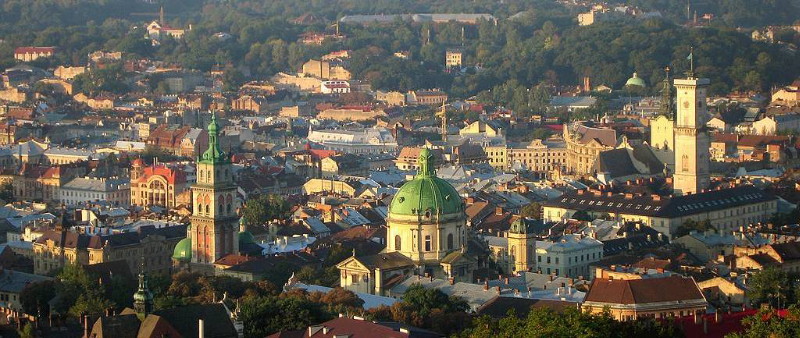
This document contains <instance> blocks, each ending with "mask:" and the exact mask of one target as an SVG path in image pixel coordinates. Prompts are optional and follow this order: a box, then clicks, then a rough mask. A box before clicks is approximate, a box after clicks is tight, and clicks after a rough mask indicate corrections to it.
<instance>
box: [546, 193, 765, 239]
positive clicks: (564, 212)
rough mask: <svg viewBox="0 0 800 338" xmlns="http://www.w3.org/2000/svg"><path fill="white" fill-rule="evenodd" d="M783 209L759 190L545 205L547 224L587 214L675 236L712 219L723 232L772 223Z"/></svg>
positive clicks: (581, 197) (584, 196)
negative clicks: (687, 225)
mask: <svg viewBox="0 0 800 338" xmlns="http://www.w3.org/2000/svg"><path fill="white" fill-rule="evenodd" d="M777 208H778V199H777V197H775V196H774V195H772V194H769V193H767V192H764V191H762V190H760V189H758V188H756V187H753V186H739V187H735V188H728V189H719V190H711V191H706V192H701V193H697V194H691V195H684V196H673V197H661V196H658V195H637V196H634V195H633V194H611V193H605V192H600V191H585V190H578V191H575V192H567V193H565V194H564V195H562V196H560V197H557V198H554V199H551V200H549V201H547V202H544V203H543V205H542V217H543V218H544V220H545V221H551V222H559V221H563V220H566V219H570V218H572V217H573V215H574V214H575V213H576V212H578V211H585V212H587V213H588V214H589V215H590V216H591V217H593V218H596V217H609V218H612V219H615V220H618V221H621V222H637V221H638V222H641V223H642V224H645V225H647V226H650V227H652V228H653V229H655V230H656V231H658V232H661V233H663V234H667V235H670V236H671V235H674V234H675V232H676V230H677V229H678V227H679V226H681V225H683V223H684V222H686V221H688V220H692V221H696V222H700V221H705V220H708V221H710V222H711V225H712V226H714V227H715V228H716V229H717V230H719V231H732V230H734V229H738V228H739V227H740V226H743V225H748V224H754V223H758V222H766V221H767V220H769V219H770V218H771V217H772V215H774V214H775V213H776V212H777V210H778V209H777Z"/></svg>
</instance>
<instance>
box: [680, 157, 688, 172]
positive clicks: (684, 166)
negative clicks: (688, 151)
mask: <svg viewBox="0 0 800 338" xmlns="http://www.w3.org/2000/svg"><path fill="white" fill-rule="evenodd" d="M681 170H682V171H689V156H687V155H685V154H684V155H683V156H682V157H681Z"/></svg>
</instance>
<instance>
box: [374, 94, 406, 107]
mask: <svg viewBox="0 0 800 338" xmlns="http://www.w3.org/2000/svg"><path fill="white" fill-rule="evenodd" d="M375 100H376V101H380V102H383V103H386V104H387V105H389V106H405V105H406V94H403V93H401V92H382V91H380V90H379V91H377V92H375Z"/></svg>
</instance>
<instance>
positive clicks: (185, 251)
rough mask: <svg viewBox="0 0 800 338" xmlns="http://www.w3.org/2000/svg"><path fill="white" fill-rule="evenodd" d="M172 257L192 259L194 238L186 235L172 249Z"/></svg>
mask: <svg viewBox="0 0 800 338" xmlns="http://www.w3.org/2000/svg"><path fill="white" fill-rule="evenodd" d="M172 259H174V260H179V261H190V260H191V259H192V239H191V238H189V237H186V238H184V239H182V240H181V241H180V242H178V244H177V245H175V250H174V251H172Z"/></svg>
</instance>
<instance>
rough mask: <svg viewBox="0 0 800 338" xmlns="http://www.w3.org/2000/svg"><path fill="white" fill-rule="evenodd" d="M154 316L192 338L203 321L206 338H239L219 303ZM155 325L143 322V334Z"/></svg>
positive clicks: (184, 308)
mask: <svg viewBox="0 0 800 338" xmlns="http://www.w3.org/2000/svg"><path fill="white" fill-rule="evenodd" d="M153 315H157V316H159V317H161V318H163V319H164V320H166V321H167V322H168V323H169V324H170V325H171V326H172V327H174V328H175V330H176V331H178V332H180V333H182V334H185V335H186V336H189V337H192V336H195V334H196V333H197V332H198V328H199V326H198V320H199V319H202V320H203V321H204V322H205V328H204V329H205V331H204V332H205V335H206V337H215V338H237V337H238V335H237V333H236V328H234V327H233V323H232V322H231V320H230V317H229V316H228V311H227V310H226V309H225V306H224V305H222V304H219V303H215V304H195V305H187V306H181V307H176V308H172V309H167V310H158V311H154V312H153ZM151 323H152V324H155V322H149V321H147V320H145V321H144V322H142V327H141V328H140V329H139V330H140V331H142V332H149V327H148V326H146V324H151ZM115 338H116V337H115Z"/></svg>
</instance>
